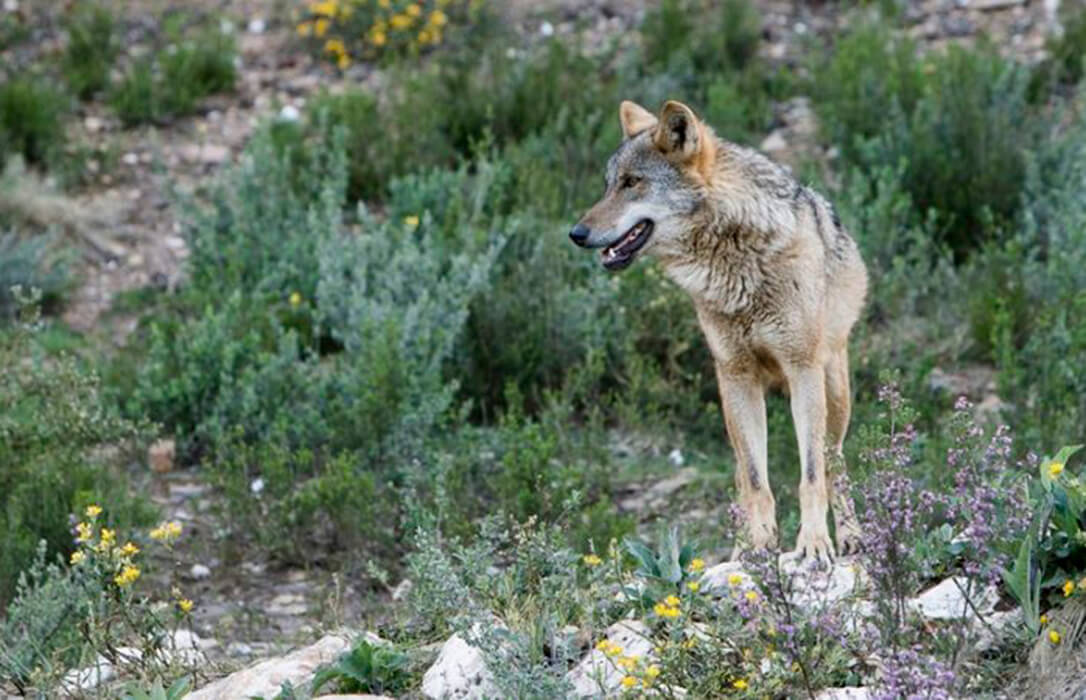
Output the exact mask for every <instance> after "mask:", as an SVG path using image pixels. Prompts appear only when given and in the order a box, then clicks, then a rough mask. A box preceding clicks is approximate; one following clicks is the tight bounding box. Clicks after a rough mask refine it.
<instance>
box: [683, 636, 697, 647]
mask: <svg viewBox="0 0 1086 700" xmlns="http://www.w3.org/2000/svg"><path fill="white" fill-rule="evenodd" d="M697 643H698V639H697V637H691V638H690V639H688V640H686V641H685V642H683V649H693V648H694V645H695V644H697Z"/></svg>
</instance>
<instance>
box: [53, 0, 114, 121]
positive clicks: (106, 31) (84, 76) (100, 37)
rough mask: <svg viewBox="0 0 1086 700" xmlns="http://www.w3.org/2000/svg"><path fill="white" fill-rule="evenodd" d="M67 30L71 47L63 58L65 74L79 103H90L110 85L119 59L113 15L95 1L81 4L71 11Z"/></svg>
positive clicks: (67, 47)
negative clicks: (115, 64) (86, 101)
mask: <svg viewBox="0 0 1086 700" xmlns="http://www.w3.org/2000/svg"><path fill="white" fill-rule="evenodd" d="M65 28H66V29H67V31H68V45H67V46H66V47H65V49H64V54H63V56H62V57H61V62H60V68H61V72H62V73H63V74H64V77H65V79H66V80H67V81H68V87H69V88H71V90H72V92H74V93H75V94H76V96H77V97H79V99H81V100H86V99H90V98H91V97H93V96H94V95H95V93H97V92H99V91H101V90H102V89H103V88H105V87H106V86H107V85H108V84H109V71H110V69H111V68H112V67H113V59H114V58H116V56H117V51H118V46H117V41H116V39H115V38H114V36H113V30H114V21H113V15H112V14H111V13H110V11H109V9H108V8H106V7H103V6H102V5H99V4H97V3H96V2H94V1H93V0H91V1H85V2H81V3H79V4H78V5H76V7H75V8H74V9H73V10H72V11H71V14H70V15H69V17H68V18H67V21H66V23H65Z"/></svg>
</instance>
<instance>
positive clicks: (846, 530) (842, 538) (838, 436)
mask: <svg viewBox="0 0 1086 700" xmlns="http://www.w3.org/2000/svg"><path fill="white" fill-rule="evenodd" d="M851 413H852V393H851V389H850V388H849V374H848V346H847V345H846V346H845V347H842V348H841V349H840V350H838V351H837V352H835V353H834V354H833V355H832V356H831V358H830V361H829V362H828V363H827V364H826V438H827V442H828V443H829V445H830V450H831V453H830V460H831V461H830V474H829V483H828V484H827V487H828V488H829V490H830V493H831V494H832V495H833V497H832V502H833V524H834V530H835V531H836V540H837V552H838V554H852V553H854V552H856V551H858V550H859V547H860V538H861V534H862V533H861V531H860V525H859V522H858V521H857V519H856V508H855V506H854V505H853V503H852V497H851V496H850V495H849V492H848V481H847V478H846V473H845V468H846V465H845V453H844V442H845V434H846V433H847V432H848V422H849V418H850V416H851Z"/></svg>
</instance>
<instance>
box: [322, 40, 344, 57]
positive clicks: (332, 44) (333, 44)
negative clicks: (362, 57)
mask: <svg viewBox="0 0 1086 700" xmlns="http://www.w3.org/2000/svg"><path fill="white" fill-rule="evenodd" d="M324 50H325V51H327V52H328V53H332V54H335V55H337V56H342V55H343V54H344V53H346V52H347V49H346V47H345V46H344V45H343V40H342V39H329V40H328V41H326V42H324Z"/></svg>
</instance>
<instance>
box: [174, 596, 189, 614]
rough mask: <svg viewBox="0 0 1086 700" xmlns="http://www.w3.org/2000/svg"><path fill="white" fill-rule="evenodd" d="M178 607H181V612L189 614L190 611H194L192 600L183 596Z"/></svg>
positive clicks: (178, 602)
mask: <svg viewBox="0 0 1086 700" xmlns="http://www.w3.org/2000/svg"><path fill="white" fill-rule="evenodd" d="M177 607H178V608H180V609H181V612H183V613H185V614H186V615H188V614H189V613H190V612H192V601H191V600H189V599H188V598H182V599H181V600H179V601H177Z"/></svg>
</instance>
